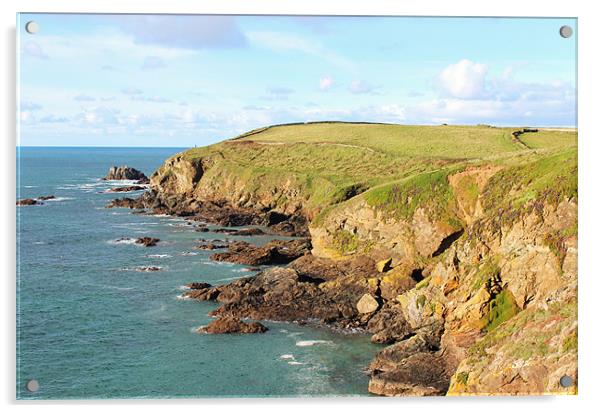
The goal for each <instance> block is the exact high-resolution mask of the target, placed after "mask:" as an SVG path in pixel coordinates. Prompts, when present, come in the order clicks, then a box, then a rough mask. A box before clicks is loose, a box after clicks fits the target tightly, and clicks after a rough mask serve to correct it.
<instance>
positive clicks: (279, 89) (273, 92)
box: [263, 86, 294, 100]
mask: <svg viewBox="0 0 602 413" xmlns="http://www.w3.org/2000/svg"><path fill="white" fill-rule="evenodd" d="M293 92H294V91H293V89H290V88H288V87H283V86H268V87H267V88H266V90H265V95H264V96H263V98H264V99H266V100H288V98H289V96H290V95H291V94H292V93H293Z"/></svg>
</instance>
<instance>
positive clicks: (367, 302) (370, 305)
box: [356, 293, 380, 314]
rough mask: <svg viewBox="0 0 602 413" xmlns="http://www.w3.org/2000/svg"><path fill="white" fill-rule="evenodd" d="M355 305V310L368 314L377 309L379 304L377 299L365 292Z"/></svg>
mask: <svg viewBox="0 0 602 413" xmlns="http://www.w3.org/2000/svg"><path fill="white" fill-rule="evenodd" d="M356 307H357V311H359V313H360V314H368V313H373V312H375V311H376V310H378V308H379V307H380V304H379V303H378V301H376V298H374V297H373V296H372V295H371V294H367V293H366V294H364V295H363V296H362V298H360V300H359V301H358V302H357V304H356Z"/></svg>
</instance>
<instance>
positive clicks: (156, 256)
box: [146, 254, 172, 258]
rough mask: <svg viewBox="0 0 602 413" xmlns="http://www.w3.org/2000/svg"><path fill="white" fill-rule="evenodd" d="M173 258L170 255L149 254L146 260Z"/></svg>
mask: <svg viewBox="0 0 602 413" xmlns="http://www.w3.org/2000/svg"><path fill="white" fill-rule="evenodd" d="M171 257H172V256H171V255H169V254H149V255H147V256H146V258H171Z"/></svg>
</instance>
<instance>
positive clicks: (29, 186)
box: [23, 185, 37, 188]
mask: <svg viewBox="0 0 602 413" xmlns="http://www.w3.org/2000/svg"><path fill="white" fill-rule="evenodd" d="M23 188H37V186H35V185H25V186H23Z"/></svg>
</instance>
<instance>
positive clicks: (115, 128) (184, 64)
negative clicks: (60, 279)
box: [17, 14, 576, 146]
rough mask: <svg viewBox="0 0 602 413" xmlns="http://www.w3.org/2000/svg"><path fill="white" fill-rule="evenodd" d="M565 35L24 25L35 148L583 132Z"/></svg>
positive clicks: (247, 25) (235, 23)
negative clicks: (479, 127) (263, 133)
mask: <svg viewBox="0 0 602 413" xmlns="http://www.w3.org/2000/svg"><path fill="white" fill-rule="evenodd" d="M31 20H34V21H36V22H37V23H38V24H39V27H40V30H39V32H38V33H37V34H35V35H30V34H28V33H27V32H26V31H25V29H24V27H25V23H27V22H28V21H31ZM564 24H568V25H570V26H572V27H573V28H574V29H575V31H576V21H575V20H573V19H499V18H472V19H467V18H413V17H403V18H401V17H374V18H373V17H370V18H360V17H354V18H349V17H295V16H291V17H287V16H284V17H277V16H177V15H167V16H165V15H164V16H159V15H76V14H73V15H60V14H21V15H20V16H19V18H18V22H17V25H18V36H19V46H18V50H17V53H18V55H19V56H18V57H19V73H18V75H19V86H20V93H19V95H20V99H19V113H18V119H19V126H20V144H21V145H70V146H90V145H91V146H194V145H197V146H202V145H206V144H210V143H213V142H217V141H219V140H222V139H225V138H229V137H232V136H235V135H237V134H239V133H242V132H244V131H247V130H250V129H254V128H257V127H261V126H266V125H269V124H274V123H286V122H300V121H317V120H348V121H372V122H390V123H403V124H440V123H449V124H477V123H488V124H494V125H513V126H514V125H517V126H520V125H532V126H574V125H575V120H576V113H575V102H576V89H575V78H576V72H575V70H576V64H575V63H576V36H575V35H574V36H573V37H571V38H570V39H564V38H562V37H560V36H559V34H558V29H559V27H560V26H562V25H564Z"/></svg>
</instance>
